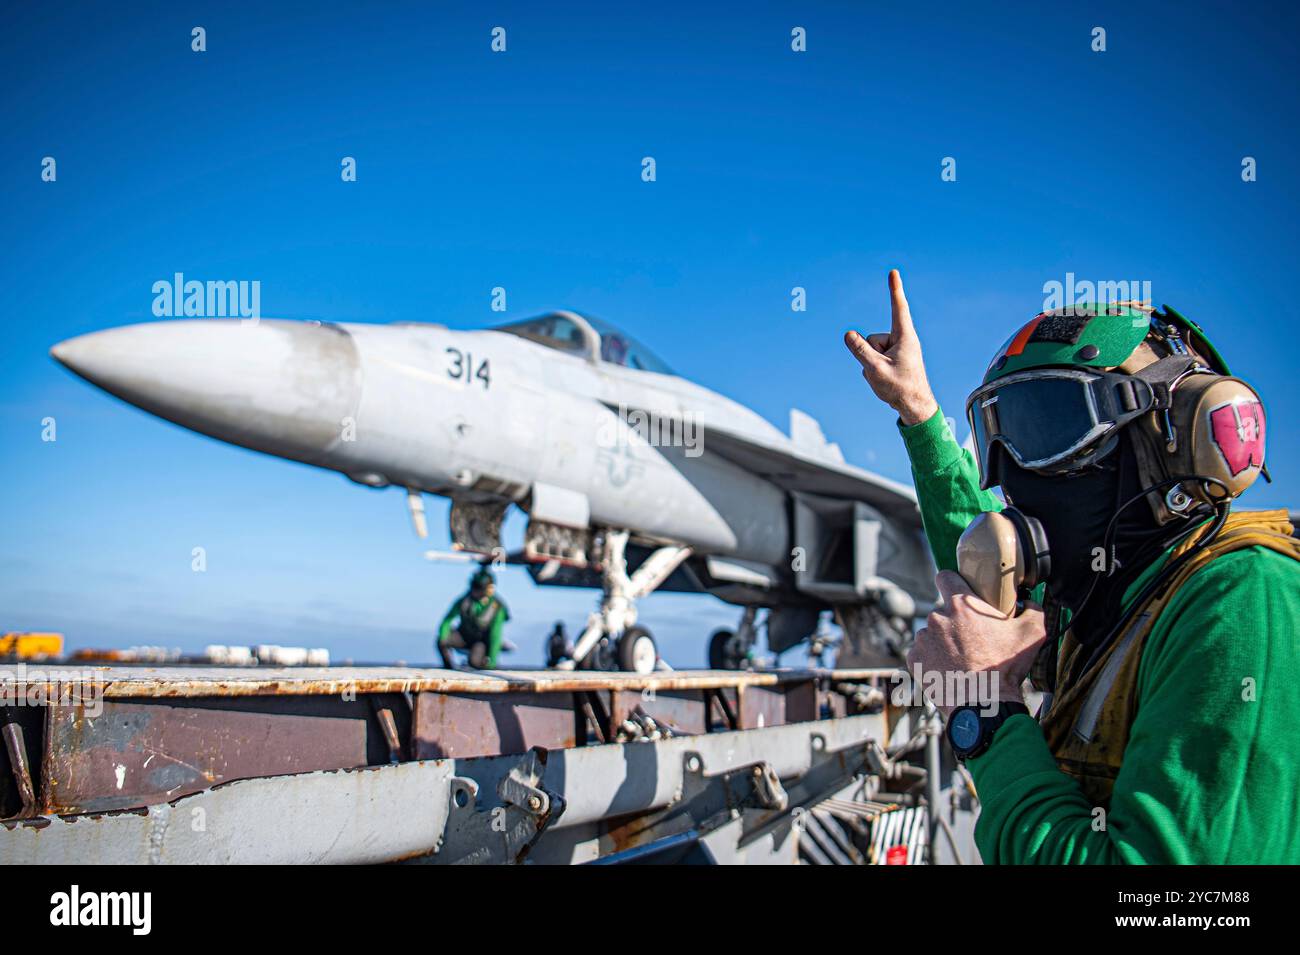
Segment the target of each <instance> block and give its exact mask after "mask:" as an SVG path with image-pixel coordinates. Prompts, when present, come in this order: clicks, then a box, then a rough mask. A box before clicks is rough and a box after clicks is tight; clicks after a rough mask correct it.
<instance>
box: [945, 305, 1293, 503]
mask: <svg viewBox="0 0 1300 955" xmlns="http://www.w3.org/2000/svg"><path fill="white" fill-rule="evenodd" d="M966 417H967V420H968V421H969V422H970V427H971V436H972V438H973V441H974V445H975V456H976V460H977V462H978V464H979V469H980V486H981V487H983V488H989V487H992V486H993V485H995V484H1001V483H1002V476H1003V469H1004V468H1005V467H1006V464H1007V461H1008V459H1009V460H1011V461H1013V462H1014V463H1015V464H1017V465H1019V466H1020V467H1021V468H1024V469H1025V470H1028V471H1034V472H1036V473H1039V474H1045V475H1066V474H1073V473H1076V472H1079V471H1083V470H1086V469H1088V468H1089V467H1091V466H1092V465H1094V464H1096V463H1097V462H1099V461H1101V460H1102V459H1103V458H1105V457H1106V456H1107V455H1109V454H1111V453H1112V452H1113V451H1114V450H1115V448H1116V447H1117V446H1118V444H1119V435H1120V432H1121V431H1122V430H1124V429H1126V428H1128V429H1129V430H1130V433H1131V435H1132V444H1133V448H1134V451H1135V452H1136V458H1137V462H1138V469H1139V478H1140V480H1141V481H1142V484H1141V486H1142V487H1143V488H1149V489H1151V492H1152V493H1151V494H1150V495H1148V499H1149V500H1150V502H1151V506H1152V510H1153V512H1154V513H1155V516H1156V519H1157V520H1158V521H1159V522H1160V523H1162V524H1163V523H1167V522H1169V521H1171V520H1173V519H1174V518H1175V517H1177V516H1178V515H1180V514H1183V513H1184V512H1186V511H1188V510H1189V509H1191V508H1192V507H1193V506H1194V505H1195V504H1197V503H1202V504H1212V505H1214V504H1221V503H1223V502H1225V501H1228V500H1230V499H1232V498H1235V497H1236V496H1237V495H1238V494H1240V493H1241V492H1242V491H1244V490H1245V489H1246V488H1248V487H1250V485H1251V484H1253V483H1254V481H1255V479H1256V478H1257V477H1258V476H1259V475H1260V474H1261V473H1264V474H1265V477H1266V478H1267V472H1265V471H1264V405H1263V402H1262V401H1261V400H1260V397H1259V395H1258V394H1257V393H1256V392H1255V390H1254V389H1253V388H1251V387H1250V385H1248V384H1246V382H1244V381H1242V380H1241V379H1239V378H1234V377H1233V376H1232V375H1230V374H1229V373H1228V366H1227V364H1226V363H1225V362H1224V360H1223V358H1222V357H1221V356H1220V355H1219V353H1218V351H1217V350H1216V349H1215V347H1214V346H1213V345H1211V344H1210V342H1209V339H1207V338H1206V337H1205V333H1204V332H1203V331H1202V330H1201V328H1200V326H1199V325H1197V324H1196V323H1194V322H1192V321H1191V320H1190V319H1187V318H1185V317H1184V316H1183V315H1181V314H1179V313H1178V312H1176V311H1175V310H1174V309H1172V308H1170V307H1169V306H1165V308H1164V311H1163V312H1158V311H1156V310H1155V309H1153V308H1151V307H1149V306H1147V305H1143V304H1139V303H1133V302H1121V303H1117V304H1113V305H1112V304H1099V305H1091V304H1089V305H1074V306H1069V307H1066V308H1061V309H1056V310H1053V311H1050V312H1044V313H1042V314H1040V315H1038V316H1036V317H1035V318H1034V319H1033V320H1031V321H1030V322H1029V323H1028V324H1026V325H1025V326H1024V327H1022V328H1021V329H1020V330H1019V331H1017V332H1016V333H1015V334H1014V335H1012V336H1011V338H1010V339H1008V340H1007V342H1006V343H1005V344H1004V345H1003V346H1002V347H1001V348H999V349H998V352H997V354H996V355H995V356H994V358H993V361H992V363H991V364H990V365H989V368H988V371H987V373H986V374H985V376H984V383H983V384H982V385H981V386H980V387H979V388H977V389H976V390H975V391H974V392H972V393H971V395H970V397H969V398H968V399H967V401H966Z"/></svg>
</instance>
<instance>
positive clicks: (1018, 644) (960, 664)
mask: <svg viewBox="0 0 1300 955" xmlns="http://www.w3.org/2000/svg"><path fill="white" fill-rule="evenodd" d="M934 582H935V585H936V586H937V587H938V588H939V596H940V598H941V599H942V601H943V603H942V604H941V605H940V606H939V607H938V608H937V609H935V611H934V612H933V613H931V614H930V616H929V617H928V618H927V619H926V621H925V628H924V629H922V630H921V631H920V632H919V633H917V635H916V642H915V643H914V644H913V645H912V649H911V650H910V651H908V654H907V667H908V670H909V671H910V672H911V673H913V674H915V673H916V672H917V670H916V668H917V667H918V666H919V667H920V668H921V669H920V673H921V679H922V683H921V685H922V687H923V688H926V689H929V688H930V687H933V686H937V685H938V682H939V675H942V677H943V680H942V685H943V686H944V687H945V689H947V688H950V687H956V686H961V687H965V688H970V689H974V688H976V687H978V688H979V690H980V691H981V692H982V693H988V694H989V695H990V696H995V698H996V699H997V700H1001V701H1004V702H1017V703H1019V702H1023V699H1022V695H1021V692H1020V685H1021V684H1022V683H1024V681H1025V677H1027V676H1028V675H1029V668H1030V666H1031V665H1032V664H1033V662H1034V656H1035V654H1037V653H1038V648H1039V647H1040V646H1042V644H1043V641H1044V640H1045V639H1046V638H1047V631H1046V630H1045V629H1044V621H1043V610H1042V608H1041V607H1039V606H1038V605H1037V604H1033V603H1027V604H1026V605H1025V609H1024V610H1023V611H1022V612H1021V613H1020V615H1019V616H1015V617H1008V616H1006V615H1004V614H1002V613H1000V612H999V611H998V609H997V608H996V607H994V606H992V605H990V604H986V603H985V602H984V601H983V600H980V598H979V597H977V596H975V592H974V591H973V590H971V589H970V587H969V586H967V584H966V581H965V580H963V579H962V576H961V575H960V574H957V573H954V572H953V571H951V570H944V571H940V572H939V575H938V576H937V577H935V578H934ZM927 673H934V674H935V676H934V677H933V678H930V679H927V678H926V677H925V674H927ZM980 673H987V674H988V676H987V677H976V676H975V674H980ZM995 680H996V682H994V681H995ZM932 681H933V682H932ZM927 695H928V694H927ZM945 696H946V694H945ZM931 702H933V703H934V704H935V706H937V707H938V708H939V710H940V711H941V712H942V713H943V714H944V716H945V717H946V716H947V715H948V713H949V712H951V710H952V709H953V707H954V706H958V705H960V704H961V703H971V704H973V705H978V704H977V703H976V701H975V700H957V699H949V698H941V699H931ZM990 702H991V700H987V699H981V700H979V704H988V703H990Z"/></svg>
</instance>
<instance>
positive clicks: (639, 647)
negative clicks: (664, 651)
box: [618, 627, 659, 673]
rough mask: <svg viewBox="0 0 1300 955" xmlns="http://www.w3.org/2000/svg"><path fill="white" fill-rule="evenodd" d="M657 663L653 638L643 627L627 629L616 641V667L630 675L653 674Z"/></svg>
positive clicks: (657, 658) (657, 655)
mask: <svg viewBox="0 0 1300 955" xmlns="http://www.w3.org/2000/svg"><path fill="white" fill-rule="evenodd" d="M658 662H659V648H658V647H657V646H656V645H655V638H654V637H652V636H651V635H650V631H649V630H647V629H646V628H645V627H629V628H628V629H627V630H625V631H624V632H623V636H622V637H621V638H619V641H618V666H619V669H620V670H628V671H630V672H632V673H653V672H654V670H655V665H656V664H657V663H658Z"/></svg>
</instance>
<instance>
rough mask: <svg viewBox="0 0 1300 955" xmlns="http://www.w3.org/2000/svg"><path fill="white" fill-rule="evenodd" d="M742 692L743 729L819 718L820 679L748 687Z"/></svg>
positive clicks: (741, 718) (741, 719) (741, 723)
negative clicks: (818, 685)
mask: <svg viewBox="0 0 1300 955" xmlns="http://www.w3.org/2000/svg"><path fill="white" fill-rule="evenodd" d="M739 693H740V726H741V728H742V729H761V728H763V727H765V726H782V725H784V724H786V723H803V722H806V721H807V720H815V719H817V717H818V715H819V713H818V705H819V701H818V693H817V682H816V680H812V679H806V680H797V681H796V680H785V681H783V682H782V683H781V684H780V685H779V686H773V687H767V686H746V687H741V688H740V690H739Z"/></svg>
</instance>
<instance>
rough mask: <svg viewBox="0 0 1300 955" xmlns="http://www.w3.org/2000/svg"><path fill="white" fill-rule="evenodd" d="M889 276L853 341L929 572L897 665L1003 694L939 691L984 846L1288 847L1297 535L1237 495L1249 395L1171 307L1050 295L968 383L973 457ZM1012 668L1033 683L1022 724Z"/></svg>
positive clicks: (1032, 850)
mask: <svg viewBox="0 0 1300 955" xmlns="http://www.w3.org/2000/svg"><path fill="white" fill-rule="evenodd" d="M889 287H890V293H891V297H892V300H893V322H892V327H891V329H890V331H889V332H887V333H880V334H876V335H870V336H867V337H865V338H864V337H863V336H861V335H859V334H858V333H857V332H849V333H848V334H847V335H846V336H845V341H846V344H847V345H848V347H849V349H850V351H852V353H853V354H854V356H855V357H856V358H857V359H858V361H859V362H860V363H861V364H862V368H863V377H865V378H866V379H867V382H868V383H869V384H870V385H871V388H872V390H873V391H874V392H875V394H876V396H877V397H879V398H880V399H881V400H883V401H884V402H886V403H887V404H888V405H890V406H891V407H892V408H893V409H894V410H895V411H896V412H897V413H898V416H899V428H900V431H901V432H902V436H903V442H904V444H905V446H906V448H907V452H908V455H909V457H910V459H911V465H912V476H913V479H914V481H915V484H916V489H917V497H918V500H919V503H920V508H921V515H922V518H923V521H924V524H925V531H926V535H927V537H928V539H929V542H930V546H931V549H932V550H933V553H934V557H935V562H936V564H937V565H938V567H939V568H940V573H939V575H938V577H937V578H936V583H937V584H938V588H939V591H940V595H941V598H942V605H941V606H940V607H939V608H937V609H936V610H935V612H934V613H932V614H930V616H929V619H928V620H927V622H926V623H927V625H926V627H925V628H924V629H923V630H921V631H920V632H919V633H918V634H917V637H916V642H915V644H914V646H913V648H912V650H911V652H910V653H909V655H908V664H909V667H912V668H915V667H918V666H919V667H920V668H921V670H922V671H933V672H936V673H951V672H957V673H962V674H973V673H980V672H987V673H988V675H989V677H990V678H993V679H996V685H997V686H998V687H999V691H998V694H997V696H998V700H997V703H996V704H995V705H994V704H990V705H986V706H982V707H971V706H954V705H953V702H954V701H950V700H937V701H935V702H936V703H937V704H939V708H940V710H941V712H943V713H944V715H945V717H946V718H947V723H948V731H947V732H948V740H949V742H950V743H951V744H952V746H953V749H954V751H955V752H956V753H957V755H958V758H961V759H964V760H965V761H966V765H967V766H968V767H969V769H970V771H971V774H972V776H973V777H974V779H975V782H976V786H977V788H978V791H979V796H980V803H981V811H980V817H979V821H978V823H977V825H976V830H975V838H976V843H977V845H978V846H979V849H980V853H981V854H982V856H983V858H984V860H985V861H986V862H995V863H996V862H1002V863H1025V862H1046V863H1119V862H1123V863H1143V862H1148V863H1169V862H1173V863H1300V812H1297V811H1296V807H1297V806H1298V805H1300V732H1297V727H1300V636H1297V621H1300V542H1297V541H1296V540H1295V539H1294V538H1293V537H1292V527H1291V525H1290V524H1289V523H1288V521H1287V516H1286V512H1285V511H1238V512H1233V511H1232V510H1231V507H1232V503H1233V500H1234V499H1235V498H1236V497H1237V495H1238V494H1240V493H1241V492H1242V491H1244V490H1245V489H1246V488H1247V487H1248V486H1249V485H1250V484H1251V483H1252V482H1253V481H1254V480H1255V478H1256V477H1257V476H1259V475H1260V474H1261V473H1265V472H1264V432H1265V417H1264V407H1263V404H1262V402H1261V401H1260V399H1259V396H1258V395H1257V394H1256V393H1255V392H1254V391H1253V390H1252V389H1251V388H1250V386H1249V385H1247V384H1246V383H1245V382H1243V381H1241V380H1240V379H1237V378H1234V377H1232V376H1231V375H1230V374H1229V373H1228V368H1227V365H1226V364H1225V363H1224V360H1223V358H1222V357H1220V355H1219V353H1218V352H1217V351H1216V350H1215V348H1214V346H1212V345H1211V344H1210V342H1209V341H1208V339H1207V338H1206V336H1205V334H1204V332H1203V331H1202V330H1201V328H1200V327H1199V326H1198V325H1196V324H1195V323H1193V322H1191V321H1190V320H1188V319H1186V318H1184V317H1183V316H1182V315H1180V314H1179V313H1178V312H1176V311H1174V310H1173V309H1171V308H1168V307H1167V306H1166V307H1165V309H1164V311H1163V312H1161V311H1157V310H1155V309H1152V308H1150V307H1148V306H1146V305H1142V304H1138V303H1123V304H1119V305H1109V304H1105V305H1100V306H1092V305H1089V306H1074V307H1071V308H1065V309H1059V310H1055V311H1052V312H1048V313H1045V314H1042V315H1039V316H1037V317H1036V318H1034V319H1033V320H1032V321H1030V322H1029V323H1028V324H1027V325H1025V326H1024V327H1022V328H1021V329H1019V330H1018V331H1017V332H1016V333H1015V334H1014V335H1013V336H1012V337H1011V338H1010V339H1009V340H1008V341H1007V342H1006V344H1004V345H1003V346H1002V347H1001V348H1000V349H999V350H998V351H997V353H996V354H995V355H994V358H993V362H992V364H991V365H990V366H989V368H988V371H987V373H986V374H985V377H984V381H983V383H982V384H981V385H980V387H979V388H977V389H976V390H975V391H974V392H973V393H972V394H971V395H970V397H969V399H968V401H967V419H968V422H969V424H970V428H971V435H972V439H973V443H974V446H975V455H974V456H973V457H972V455H971V454H970V453H968V452H967V451H965V450H963V449H962V448H961V447H960V446H959V445H958V444H957V443H956V440H955V439H954V436H953V434H952V430H951V428H950V427H949V425H948V424H946V423H945V420H944V417H943V415H942V413H941V412H940V410H939V406H938V404H937V403H936V401H935V398H934V395H933V393H932V391H931V389H930V386H929V383H928V381H927V379H926V372H925V365H924V362H923V360H922V357H921V345H920V341H919V339H918V337H917V335H916V331H915V329H914V327H913V324H912V318H911V314H910V312H909V310H908V305H907V299H906V298H905V297H904V294H903V287H902V282H901V279H900V278H899V276H898V273H897V272H891V273H890V276H889ZM1235 320H1236V321H1241V320H1243V319H1241V318H1240V317H1237V318H1236V319H1235ZM1279 347H1284V345H1280V346H1279ZM1265 477H1267V474H1266V473H1265ZM994 485H998V486H1000V487H1001V489H1002V492H1003V496H1004V497H1005V499H1006V505H1007V506H1006V507H1005V508H1003V505H1002V503H1001V502H1000V501H999V500H998V499H997V498H996V497H994V496H993V495H992V494H991V493H990V491H989V488H991V487H993V486H994ZM987 511H1001V512H1002V513H1003V514H1004V515H1006V516H1007V517H1008V518H1009V522H1010V525H1012V526H1013V527H1014V529H1015V533H1014V534H1012V535H1009V537H1010V539H1011V540H1013V541H1018V549H1019V552H1020V553H1021V554H1022V555H1023V557H1024V559H1023V562H1022V565H1020V569H1021V570H1022V571H1023V572H1024V576H1023V578H1021V582H1022V583H1023V584H1024V585H1025V586H1024V588H1023V589H1022V590H1021V596H1022V600H1021V603H1020V605H1019V608H1018V612H1013V613H1012V614H1011V615H1007V614H1003V613H1001V612H1000V611H998V610H997V609H996V608H994V607H993V606H991V605H990V604H988V603H985V602H984V601H983V600H981V599H980V598H979V597H977V596H976V595H975V593H974V592H973V591H972V589H971V588H970V587H969V586H968V584H967V582H966V581H965V580H964V579H963V578H962V577H961V576H959V575H958V574H957V573H956V572H955V570H956V564H957V560H956V549H957V542H958V539H959V537H960V536H961V534H962V532H963V531H964V530H965V529H966V527H967V526H968V525H969V524H970V522H971V521H973V520H974V519H976V518H977V517H979V515H980V514H981V512H987ZM981 520H982V521H983V522H984V523H986V524H987V523H988V520H989V518H988V515H986V516H985V517H984V518H981ZM1003 539H1006V537H1005V536H1004V538H1003ZM1035 582H1037V586H1033V585H1034V584H1035ZM1026 678H1030V680H1031V683H1032V685H1033V686H1035V687H1036V688H1038V689H1041V690H1042V691H1044V693H1045V694H1046V695H1045V697H1044V702H1043V705H1042V706H1041V707H1040V708H1039V711H1038V714H1037V717H1036V718H1035V716H1031V715H1030V714H1029V712H1028V710H1027V709H1026V706H1025V703H1024V699H1023V697H1022V694H1021V686H1022V684H1023V683H1024V681H1025V680H1026Z"/></svg>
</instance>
